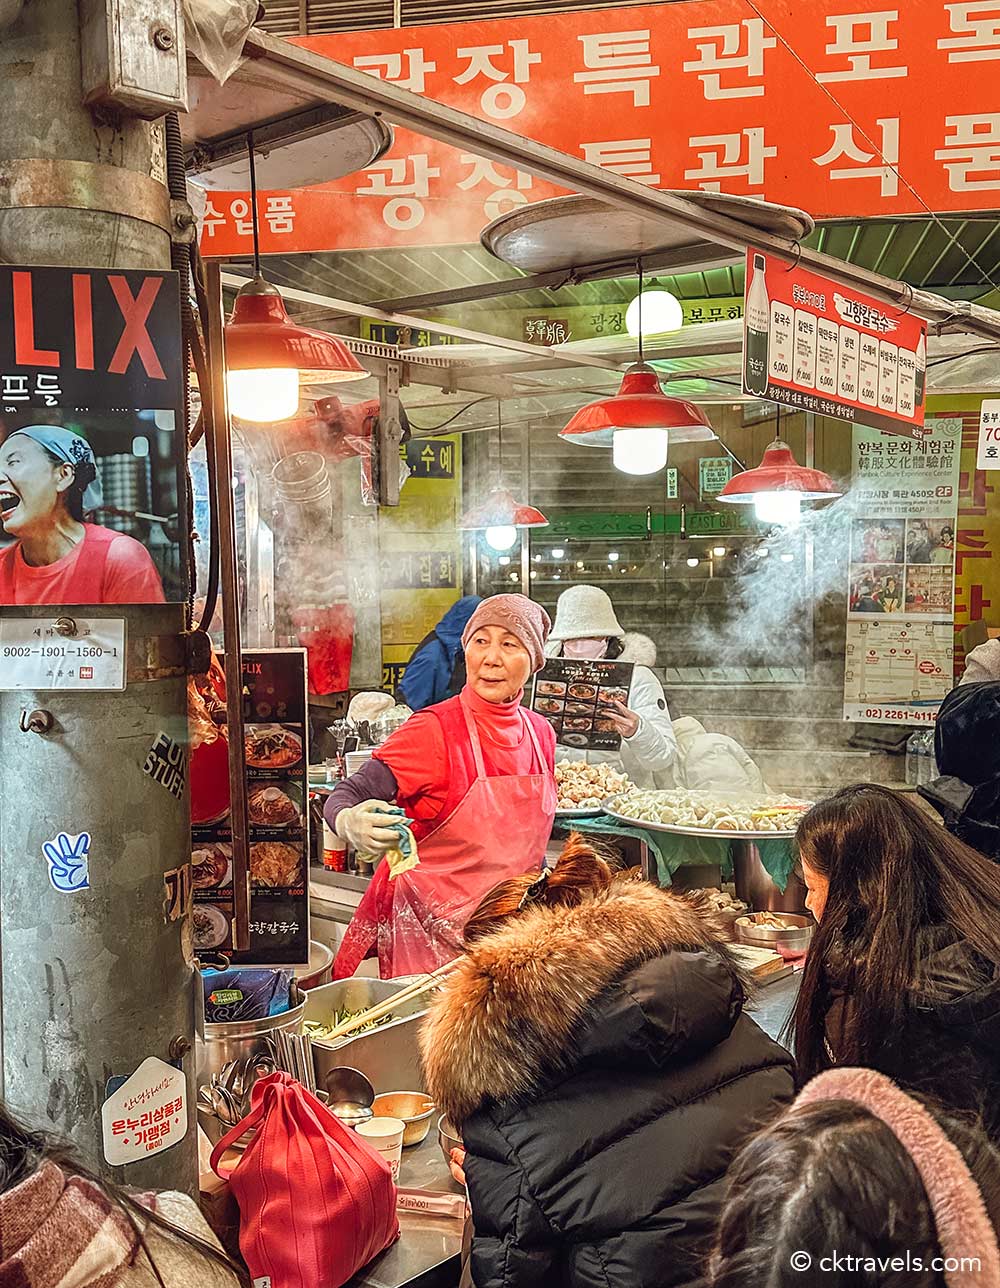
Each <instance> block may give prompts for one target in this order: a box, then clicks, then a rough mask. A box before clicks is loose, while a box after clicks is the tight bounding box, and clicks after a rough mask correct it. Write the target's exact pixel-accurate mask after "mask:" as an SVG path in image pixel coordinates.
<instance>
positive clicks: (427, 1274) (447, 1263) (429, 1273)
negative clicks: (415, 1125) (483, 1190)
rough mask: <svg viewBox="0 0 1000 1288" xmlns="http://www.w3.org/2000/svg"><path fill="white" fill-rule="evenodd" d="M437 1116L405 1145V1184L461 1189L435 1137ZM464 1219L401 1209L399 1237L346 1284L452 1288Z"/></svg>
mask: <svg viewBox="0 0 1000 1288" xmlns="http://www.w3.org/2000/svg"><path fill="white" fill-rule="evenodd" d="M436 1124H437V1117H436V1116H435V1118H434V1119H433V1120H432V1123H431V1130H430V1132H429V1134H428V1136H427V1139H426V1140H425V1141H424V1143H423V1144H422V1145H416V1146H414V1147H413V1148H411V1149H404V1150H403V1161H402V1164H401V1166H400V1172H399V1183H400V1185H401V1186H402V1188H403V1189H421V1190H436V1191H438V1192H441V1193H446V1194H459V1193H461V1191H460V1190H459V1187H458V1185H457V1184H456V1183H455V1182H454V1181H453V1180H452V1178H451V1173H450V1172H449V1170H448V1167H447V1165H446V1164H445V1161H444V1157H443V1155H442V1153H441V1147H440V1145H439V1144H438V1139H437V1125H436ZM462 1224H463V1223H462V1221H461V1220H459V1219H458V1218H456V1217H445V1216H427V1215H425V1214H424V1213H417V1212H400V1214H399V1225H400V1231H401V1234H400V1237H399V1239H398V1240H397V1241H396V1243H394V1244H393V1246H392V1247H391V1248H389V1249H388V1250H387V1251H385V1252H383V1253H382V1255H381V1256H380V1257H376V1258H375V1260H374V1261H373V1262H371V1263H370V1265H368V1266H366V1267H365V1269H364V1270H362V1271H361V1272H360V1274H357V1275H355V1277H354V1278H353V1279H351V1280H350V1281H349V1283H348V1285H347V1286H346V1288H455V1285H457V1283H458V1278H459V1269H460V1265H461V1252H462Z"/></svg>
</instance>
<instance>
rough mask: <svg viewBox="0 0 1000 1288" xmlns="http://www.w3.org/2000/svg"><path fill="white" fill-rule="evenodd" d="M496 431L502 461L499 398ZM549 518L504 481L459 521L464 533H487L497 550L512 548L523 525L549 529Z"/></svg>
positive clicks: (487, 538) (488, 543) (492, 545)
mask: <svg viewBox="0 0 1000 1288" xmlns="http://www.w3.org/2000/svg"><path fill="white" fill-rule="evenodd" d="M497 430H498V432H499V435H500V460H501V462H502V461H503V420H502V419H501V413H500V400H499V399H497ZM548 526H549V521H548V519H547V518H546V517H545V515H544V514H542V512H541V510H536V509H535V507H534V506H533V505H528V504H527V502H521V501H518V500H517V499H516V497H515V496H514V493H513V492H511V491H510V490H509V489H508V488H505V487H504V486H503V485H502V483H501V484H497V486H496V487H494V488H491V489H490V491H489V492H488V493H487V495H486V497H485V498H484V500H482V501H481V502H480V503H479V504H478V505H474V506H471V507H470V508H469V509H468V510H466V511H465V513H464V514H463V515H462V517H461V519H460V520H459V522H458V527H459V530H460V531H461V532H477V531H483V532H484V533H485V538H486V544H487V545H488V546H490V548H491V549H493V550H497V551H500V552H502V551H504V550H509V549H510V548H511V547H512V546H513V544H514V542H515V541H516V540H517V534H518V531H519V530H521V529H522V528H547V527H548Z"/></svg>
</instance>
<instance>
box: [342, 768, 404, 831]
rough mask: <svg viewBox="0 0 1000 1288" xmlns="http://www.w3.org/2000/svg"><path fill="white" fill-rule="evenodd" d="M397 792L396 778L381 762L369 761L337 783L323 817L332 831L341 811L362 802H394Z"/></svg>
mask: <svg viewBox="0 0 1000 1288" xmlns="http://www.w3.org/2000/svg"><path fill="white" fill-rule="evenodd" d="M398 790H399V787H398V784H397V783H396V776H395V774H394V773H393V772H392V770H391V769H390V768H389V766H388V765H384V764H383V763H382V761H381V760H369V761H368V762H367V764H364V765H362V766H361V768H360V769H358V770H356V771H355V772H354V773H353V774H352V775H351V776H350V778H345V779H344V781H343V782H342V783H338V784H337V786H336V787H335V788H334V789H333V791H332V792H331V793H330V795H329V796H328V797H327V798H326V804H325V805H324V806H323V817H324V818H325V819H326V821H327V823H328V824H329V825H330V827H332V828H333V830H334V831H336V830H337V815H338V814H339V813H340V811H341V810H342V809H348V808H349V807H350V806H352V805H360V804H361V802H362V801H394V800H395V799H396V792H397V791H398Z"/></svg>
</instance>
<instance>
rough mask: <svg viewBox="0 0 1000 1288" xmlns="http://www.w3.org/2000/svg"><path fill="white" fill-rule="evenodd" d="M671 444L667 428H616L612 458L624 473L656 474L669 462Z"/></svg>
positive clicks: (618, 468)
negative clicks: (668, 449) (668, 451)
mask: <svg viewBox="0 0 1000 1288" xmlns="http://www.w3.org/2000/svg"><path fill="white" fill-rule="evenodd" d="M669 444H670V434H669V433H668V431H667V430H665V429H616V430H615V434H614V440H613V443H612V447H611V459H612V460H613V461H614V465H615V469H616V470H621V472H622V473H623V474H655V473H656V472H657V470H662V469H663V467H664V465H666V463H667V448H668V446H669Z"/></svg>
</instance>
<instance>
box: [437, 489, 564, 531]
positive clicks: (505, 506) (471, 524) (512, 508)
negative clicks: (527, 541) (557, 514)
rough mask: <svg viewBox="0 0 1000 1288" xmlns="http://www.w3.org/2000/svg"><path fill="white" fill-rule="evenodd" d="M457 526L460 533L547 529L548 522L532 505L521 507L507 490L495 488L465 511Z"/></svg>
mask: <svg viewBox="0 0 1000 1288" xmlns="http://www.w3.org/2000/svg"><path fill="white" fill-rule="evenodd" d="M458 526H459V529H460V530H461V531H462V532H472V531H476V530H478V529H480V528H547V527H548V526H549V521H548V519H546V517H545V515H544V514H542V512H541V510H536V509H535V507H534V506H533V505H521V504H520V503H519V502H518V501H517V500H516V499H515V497H514V493H513V492H509V491H508V490H507V488H504V487H495V488H493V489H492V491H490V492H489V493H488V494H487V496H486V498H485V500H483V501H482V502H480V504H479V505H474V506H472V507H471V508H470V509H468V510H466V512H465V513H464V514H463V515H462V517H461V519H460V520H459V524H458ZM511 545H513V542H511Z"/></svg>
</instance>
